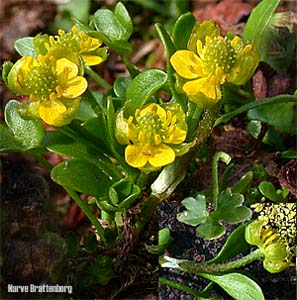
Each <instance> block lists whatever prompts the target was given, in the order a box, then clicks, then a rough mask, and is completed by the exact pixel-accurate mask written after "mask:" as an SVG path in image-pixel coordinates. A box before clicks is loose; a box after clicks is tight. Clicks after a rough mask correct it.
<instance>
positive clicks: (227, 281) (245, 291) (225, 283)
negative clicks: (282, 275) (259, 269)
mask: <svg viewBox="0 0 297 300" xmlns="http://www.w3.org/2000/svg"><path fill="white" fill-rule="evenodd" d="M200 275H201V276H202V277H204V278H207V279H209V280H211V281H213V282H215V283H216V284H217V285H219V286H220V287H221V288H222V289H223V290H225V292H227V293H228V294H229V295H230V296H231V297H233V298H234V299H236V300H241V299H245V300H264V299H265V298H264V295H263V292H262V290H261V288H260V287H259V285H258V284H257V283H256V282H255V281H253V280H252V279H250V278H249V277H247V276H246V275H243V274H240V273H228V274H224V275H213V274H206V273H201V274H200Z"/></svg>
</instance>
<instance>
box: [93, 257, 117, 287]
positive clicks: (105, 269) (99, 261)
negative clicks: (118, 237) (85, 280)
mask: <svg viewBox="0 0 297 300" xmlns="http://www.w3.org/2000/svg"><path fill="white" fill-rule="evenodd" d="M89 271H90V275H91V276H92V278H93V283H99V284H101V285H107V283H108V282H109V280H110V279H112V278H114V277H115V276H116V274H115V272H114V270H113V264H112V260H111V258H110V257H109V256H106V255H102V256H99V257H97V258H96V259H95V261H94V262H92V263H91V265H90V269H89Z"/></svg>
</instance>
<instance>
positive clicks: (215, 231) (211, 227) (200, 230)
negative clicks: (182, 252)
mask: <svg viewBox="0 0 297 300" xmlns="http://www.w3.org/2000/svg"><path fill="white" fill-rule="evenodd" d="M225 232H226V228H225V227H224V226H223V225H221V224H219V223H218V222H217V221H216V220H214V219H213V218H212V217H208V218H207V219H206V221H205V222H204V223H203V224H201V225H200V226H198V227H197V228H196V234H197V235H200V236H202V237H203V238H204V239H206V240H210V239H215V238H218V237H220V236H222V235H223V234H224V233H225Z"/></svg>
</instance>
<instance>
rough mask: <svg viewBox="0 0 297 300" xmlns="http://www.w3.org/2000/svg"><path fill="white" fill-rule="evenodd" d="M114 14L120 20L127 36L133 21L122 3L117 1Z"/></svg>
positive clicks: (131, 29)
mask: <svg viewBox="0 0 297 300" xmlns="http://www.w3.org/2000/svg"><path fill="white" fill-rule="evenodd" d="M114 15H115V16H116V18H117V19H118V20H119V21H120V23H121V25H122V26H123V27H124V28H125V29H126V31H127V33H128V35H129V37H130V35H131V34H132V33H133V22H132V20H131V18H130V16H129V13H128V11H127V9H126V7H125V6H124V4H123V3H121V2H119V3H118V4H117V5H116V7H115V9H114Z"/></svg>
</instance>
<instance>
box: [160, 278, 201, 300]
mask: <svg viewBox="0 0 297 300" xmlns="http://www.w3.org/2000/svg"><path fill="white" fill-rule="evenodd" d="M159 282H160V283H162V284H166V285H168V286H171V287H174V288H176V289H179V290H181V291H184V292H186V293H188V294H191V295H193V296H194V297H195V298H196V299H199V300H204V299H205V298H202V297H200V296H199V294H198V293H196V292H195V291H193V290H192V289H191V288H189V287H187V286H185V285H183V284H180V283H176V282H174V281H171V280H169V279H166V278H163V277H159Z"/></svg>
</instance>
